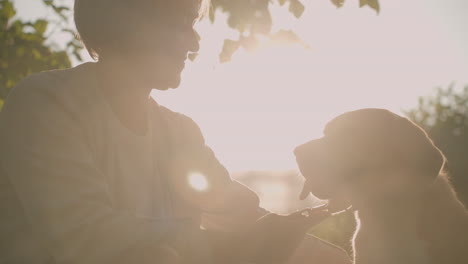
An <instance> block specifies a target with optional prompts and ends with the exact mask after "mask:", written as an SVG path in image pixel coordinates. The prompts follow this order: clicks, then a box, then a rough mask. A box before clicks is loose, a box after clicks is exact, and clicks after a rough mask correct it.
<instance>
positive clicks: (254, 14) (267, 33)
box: [209, 0, 380, 62]
mask: <svg viewBox="0 0 468 264" xmlns="http://www.w3.org/2000/svg"><path fill="white" fill-rule="evenodd" d="M314 1H321V0H314ZM329 1H331V3H332V4H333V5H335V6H336V7H338V8H340V7H342V6H343V4H344V2H345V0H329ZM359 1H360V2H359V5H360V7H363V6H369V7H370V8H372V9H374V10H376V11H377V12H379V11H380V6H379V1H378V0H359ZM273 2H277V3H278V4H279V5H280V6H286V4H288V3H289V6H288V10H289V12H290V13H291V14H292V15H293V16H295V17H296V18H300V17H301V16H302V15H303V14H304V11H305V6H304V4H303V3H302V2H303V1H302V0H212V4H213V5H212V8H211V9H210V13H209V18H210V21H211V22H214V20H215V18H216V16H215V15H216V11H217V10H219V11H221V12H224V13H226V14H227V15H228V20H227V23H228V26H229V27H231V28H233V29H236V30H237V31H238V32H239V40H226V41H225V42H224V45H225V46H224V47H223V50H222V52H221V54H220V61H221V62H226V61H229V60H230V58H231V57H232V53H234V52H236V51H237V50H238V49H239V48H240V47H246V46H249V45H250V44H252V45H255V43H258V42H257V41H256V39H257V36H258V35H262V36H264V37H267V38H272V37H273V35H274V33H272V32H271V28H272V24H273V20H272V17H271V14H270V11H269V8H270V5H271V4H273ZM247 36H248V37H247ZM299 42H300V41H299ZM246 43H250V44H249V45H248V44H246ZM304 46H307V45H304Z"/></svg>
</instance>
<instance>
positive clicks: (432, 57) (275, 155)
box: [14, 0, 468, 172]
mask: <svg viewBox="0 0 468 264" xmlns="http://www.w3.org/2000/svg"><path fill="white" fill-rule="evenodd" d="M14 2H15V3H16V6H17V8H18V10H19V14H18V15H19V16H21V17H27V18H33V17H40V16H44V15H47V14H49V13H47V11H46V10H44V9H43V8H42V7H41V5H40V1H38V0H15V1H14ZM64 2H66V3H70V2H71V1H69V0H64ZM302 2H303V3H304V4H305V5H306V11H305V12H304V14H303V17H302V18H301V19H299V20H298V19H295V18H294V17H293V16H292V15H291V14H290V13H288V11H287V8H284V7H279V6H277V5H274V6H273V7H272V13H273V19H274V22H275V24H274V27H275V29H293V30H294V31H295V32H296V33H297V34H298V35H299V36H300V37H301V38H302V39H303V40H304V41H305V42H307V43H308V45H309V46H310V49H308V50H305V49H304V48H302V47H299V46H274V47H268V48H265V49H261V50H259V51H257V52H256V53H254V54H251V53H247V52H246V51H244V50H240V51H238V52H237V53H236V54H235V55H234V56H233V59H232V61H231V62H229V63H225V64H219V63H218V54H219V52H220V49H221V46H222V43H223V40H224V39H225V38H227V37H229V38H236V37H237V35H236V32H234V31H233V30H231V29H229V28H227V26H226V25H225V23H224V22H225V19H226V17H225V16H223V15H222V14H218V16H217V18H218V20H217V22H216V23H215V24H214V25H213V24H210V23H209V22H208V21H206V20H205V21H202V22H200V23H199V24H197V25H196V28H197V30H198V31H199V33H200V35H201V37H202V41H201V49H200V52H199V53H200V55H199V56H198V58H197V59H196V60H195V61H194V62H188V63H187V64H186V68H185V70H184V72H183V73H182V83H181V86H180V87H179V88H178V89H175V90H170V91H164V92H161V91H155V92H154V93H153V96H154V97H155V98H156V100H157V101H158V102H159V103H160V104H162V105H165V106H168V107H169V108H171V109H173V110H175V111H179V112H182V113H184V114H187V115H189V116H190V117H192V118H193V119H194V120H195V121H196V122H197V123H198V124H199V126H200V127H201V129H202V131H203V133H204V136H205V139H206V142H207V144H208V145H210V146H211V147H212V148H213V150H214V151H215V153H216V154H217V156H218V158H219V159H220V161H221V162H222V163H223V164H224V165H225V166H226V167H227V168H228V169H229V170H230V171H233V172H236V171H245V170H282V169H294V168H295V167H296V165H295V161H294V156H293V155H292V150H293V149H294V147H295V146H297V145H298V144H301V143H303V142H305V141H307V140H310V139H313V138H315V137H319V136H321V133H322V128H323V126H324V124H325V123H326V122H327V120H330V119H331V118H333V117H334V116H336V115H338V114H340V113H343V112H345V111H350V110H355V109H358V108H365V107H378V108H386V109H389V110H392V111H394V112H396V113H399V114H402V110H409V109H411V108H413V107H415V106H416V104H417V99H418V97H419V96H427V95H431V94H433V92H434V89H435V87H447V86H448V85H449V84H451V83H453V82H455V83H456V84H457V85H458V86H459V87H461V86H462V85H464V84H468V48H467V47H468V26H467V25H468V16H466V15H467V14H468V1H465V0H444V1H441V0H381V1H380V2H381V12H380V13H379V14H378V15H377V14H376V13H375V12H374V11H373V10H371V9H370V8H359V7H358V2H359V1H358V0H347V1H346V2H345V5H344V6H343V7H342V8H340V9H336V8H335V7H334V6H333V5H332V4H331V3H330V1H328V0H303V1H302ZM57 41H58V42H60V41H61V39H60V36H57Z"/></svg>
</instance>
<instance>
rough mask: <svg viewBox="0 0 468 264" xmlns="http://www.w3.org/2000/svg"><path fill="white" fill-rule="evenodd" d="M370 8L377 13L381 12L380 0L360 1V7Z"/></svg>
mask: <svg viewBox="0 0 468 264" xmlns="http://www.w3.org/2000/svg"><path fill="white" fill-rule="evenodd" d="M364 6H369V7H370V8H372V9H374V10H375V11H376V12H377V13H379V12H380V4H379V0H359V7H364Z"/></svg>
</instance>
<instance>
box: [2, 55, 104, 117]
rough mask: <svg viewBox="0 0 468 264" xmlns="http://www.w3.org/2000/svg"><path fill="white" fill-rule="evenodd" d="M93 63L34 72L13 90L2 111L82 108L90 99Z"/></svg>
mask: <svg viewBox="0 0 468 264" xmlns="http://www.w3.org/2000/svg"><path fill="white" fill-rule="evenodd" d="M93 67H94V66H93V63H85V64H82V65H79V66H77V67H74V68H70V69H63V70H51V71H44V72H39V73H34V74H32V75H30V76H28V77H26V78H24V79H23V80H22V81H20V82H19V83H18V84H17V85H16V86H15V87H13V88H12V90H11V91H10V93H9V94H8V97H7V98H6V100H5V105H4V108H3V110H2V111H8V109H10V108H13V109H18V108H21V109H23V110H27V109H28V108H29V109H36V110H37V109H38V107H44V108H48V107H55V106H65V107H66V106H71V107H72V108H73V105H81V108H82V107H83V104H85V103H86V102H89V99H90V97H92V96H93V95H92V94H93V93H92V89H90V88H92V87H91V86H92V85H93V83H94V82H95V80H94V75H93V74H94V72H93V69H92V68H93Z"/></svg>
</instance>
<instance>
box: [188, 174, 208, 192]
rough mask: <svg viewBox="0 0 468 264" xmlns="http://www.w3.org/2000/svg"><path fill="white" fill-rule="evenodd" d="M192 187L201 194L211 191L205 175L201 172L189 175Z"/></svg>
mask: <svg viewBox="0 0 468 264" xmlns="http://www.w3.org/2000/svg"><path fill="white" fill-rule="evenodd" d="M188 183H189V185H190V187H192V188H193V189H194V190H196V191H199V192H205V191H207V190H208V189H209V183H208V180H207V178H206V176H205V175H203V174H202V173H199V172H192V173H190V174H189V175H188Z"/></svg>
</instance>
